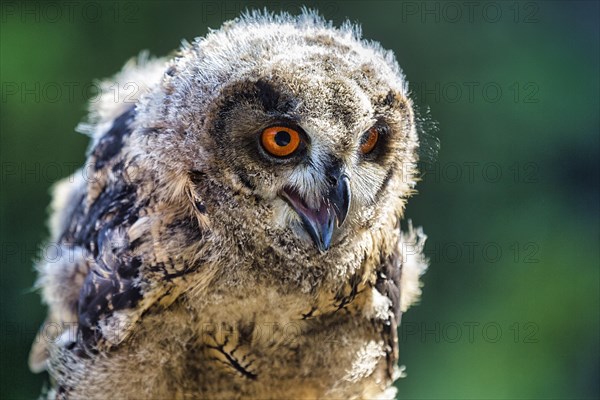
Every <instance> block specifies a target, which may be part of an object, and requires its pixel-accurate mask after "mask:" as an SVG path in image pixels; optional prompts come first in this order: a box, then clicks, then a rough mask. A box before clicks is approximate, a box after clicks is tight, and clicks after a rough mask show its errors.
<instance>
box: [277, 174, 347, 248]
mask: <svg viewBox="0 0 600 400" xmlns="http://www.w3.org/2000/svg"><path fill="white" fill-rule="evenodd" d="M281 197H282V198H283V199H284V200H285V201H287V203H288V204H289V205H290V206H291V207H292V208H293V209H294V210H295V211H296V212H297V213H298V215H299V216H300V219H302V224H303V225H304V229H306V231H307V232H308V234H309V235H310V237H311V238H312V240H313V241H314V242H315V245H316V246H317V248H318V249H319V250H320V251H322V252H325V251H327V250H328V249H329V246H330V245H331V237H332V236H333V231H334V230H335V229H336V228H338V227H340V226H342V224H343V223H344V221H345V220H346V217H347V216H348V209H349V208H350V199H351V197H352V192H351V190H350V180H349V179H348V176H346V175H345V174H342V175H340V177H339V178H337V179H336V180H335V182H333V184H332V186H331V188H330V190H329V193H328V195H327V196H324V197H322V199H321V202H320V203H319V205H318V208H316V209H314V208H310V207H308V206H307V205H306V202H305V201H304V200H303V199H302V197H301V196H300V195H299V194H298V192H296V191H295V190H294V189H291V188H285V189H284V190H283V191H282V193H281Z"/></svg>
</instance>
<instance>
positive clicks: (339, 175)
mask: <svg viewBox="0 0 600 400" xmlns="http://www.w3.org/2000/svg"><path fill="white" fill-rule="evenodd" d="M115 88H117V89H118V90H115ZM101 89H102V93H101V95H100V97H99V98H98V99H96V101H93V102H92V104H91V107H90V116H89V119H88V121H87V123H84V124H81V125H80V126H79V130H80V131H82V132H84V133H87V134H89V135H90V136H91V139H92V140H91V144H90V148H89V151H88V154H87V162H86V163H85V165H84V166H83V167H82V168H81V169H80V170H79V171H77V172H76V173H75V174H74V175H73V176H71V177H69V178H67V179H65V180H64V181H61V182H59V183H58V184H57V185H56V186H55V189H54V197H53V202H52V205H51V210H52V214H51V217H50V222H49V225H50V233H51V237H50V241H51V242H52V243H53V244H55V247H56V248H57V249H58V256H57V257H55V258H53V259H52V260H47V261H45V262H40V263H38V266H37V269H38V271H39V278H38V281H37V287H38V288H39V289H40V291H41V294H42V298H43V301H44V302H45V303H46V304H47V306H48V317H47V320H46V322H45V323H44V324H43V326H42V329H41V330H40V333H39V335H38V337H37V339H36V341H35V342H34V345H33V348H32V351H31V354H30V359H29V364H30V368H31V369H32V370H33V371H34V372H40V371H42V370H47V371H48V372H49V375H50V379H51V382H50V386H51V387H50V388H49V389H48V390H47V391H46V393H45V396H47V397H48V398H55V399H83V398H85V399H107V398H121V399H133V398H148V399H150V398H152V399H158V398H161V399H167V398H168V399H200V398H211V399H251V398H256V399H291V398H294V399H299V398H311V399H316V398H340V399H342V398H343V399H372V398H393V397H394V396H395V394H396V389H395V388H394V386H393V383H394V381H395V380H396V379H397V378H398V377H400V376H401V375H402V370H401V369H400V368H399V367H398V366H397V362H398V337H397V327H398V324H399V321H400V316H401V313H402V312H404V311H406V309H407V308H408V307H409V306H410V305H411V304H412V303H413V302H415V301H416V300H417V298H418V297H419V295H420V292H421V289H420V283H419V277H420V275H421V274H422V273H423V272H424V271H425V269H426V264H427V263H426V259H425V257H424V256H423V244H424V240H425V236H424V234H423V233H422V231H421V230H420V229H416V228H413V227H412V225H411V224H410V223H409V224H408V229H407V230H406V232H403V231H402V230H401V229H400V220H401V219H402V218H403V213H404V207H405V204H406V201H407V198H408V197H410V196H411V195H412V194H413V193H414V187H415V183H416V181H417V175H418V172H417V167H416V164H417V161H418V148H419V138H418V132H417V131H418V129H417V123H416V122H415V121H416V117H415V111H414V107H413V104H412V102H411V100H410V98H409V95H408V87H407V83H406V81H405V79H404V76H403V74H402V72H401V70H400V68H399V66H398V64H397V62H396V60H395V58H394V55H393V54H392V52H390V51H386V50H384V49H382V47H381V46H380V45H379V44H377V43H375V42H371V41H366V40H364V39H362V38H361V32H360V28H358V27H357V26H355V25H353V24H351V23H348V22H347V23H344V24H343V25H342V26H341V27H334V26H333V25H332V23H330V22H327V21H325V20H324V19H323V18H322V17H320V16H318V14H316V13H315V12H313V11H307V10H304V11H302V13H301V14H299V15H297V16H292V15H289V14H277V15H274V14H270V13H268V12H249V13H246V14H244V15H242V16H241V17H240V18H238V19H236V20H233V21H230V22H226V23H225V24H224V25H223V26H222V27H221V28H220V29H219V30H214V31H211V32H210V33H209V34H208V35H206V37H204V38H199V39H196V40H195V41H194V42H193V43H187V42H184V43H183V44H182V47H181V48H180V50H179V52H178V53H176V55H175V56H174V57H172V58H170V59H153V58H150V57H148V56H147V55H146V54H142V55H141V56H140V57H138V58H137V59H135V60H132V61H130V62H128V63H127V64H126V65H125V66H124V68H123V69H122V71H121V72H119V73H118V74H117V75H116V76H115V77H114V78H113V79H111V80H109V81H106V82H104V83H102V85H101Z"/></svg>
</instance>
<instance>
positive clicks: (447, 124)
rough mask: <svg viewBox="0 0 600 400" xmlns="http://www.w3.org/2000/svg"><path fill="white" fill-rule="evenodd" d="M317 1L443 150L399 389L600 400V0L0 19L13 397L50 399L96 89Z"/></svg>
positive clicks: (4, 258) (421, 208) (417, 211)
mask: <svg viewBox="0 0 600 400" xmlns="http://www.w3.org/2000/svg"><path fill="white" fill-rule="evenodd" d="M302 4H306V5H307V6H309V7H316V8H318V9H320V10H321V12H322V13H323V14H324V15H325V16H326V17H327V18H328V19H332V20H333V21H334V22H336V23H340V22H342V21H343V20H344V19H346V18H349V19H351V20H353V21H359V22H360V23H362V26H363V32H364V36H365V37H367V38H370V39H374V40H377V41H380V42H381V43H382V44H383V46H384V47H386V48H390V49H393V50H394V52H395V53H396V55H397V58H398V61H399V63H400V65H401V66H402V68H403V69H404V71H405V73H406V75H407V77H408V79H409V81H410V82H411V88H412V89H413V93H414V96H415V99H416V100H415V101H416V104H418V105H419V106H420V108H421V109H422V110H425V109H426V108H427V107H430V108H431V115H432V116H433V118H434V119H435V120H436V121H438V123H439V127H440V131H439V133H437V134H436V135H437V136H439V138H440V142H441V150H440V153H439V157H438V159H437V161H436V162H432V161H431V160H429V161H428V162H426V163H424V165H423V170H424V171H425V172H426V174H425V176H424V178H423V181H422V182H421V183H420V184H419V186H418V189H419V194H418V195H417V196H416V197H414V198H413V199H412V200H411V201H410V202H409V206H408V209H407V216H408V217H409V218H411V219H412V220H413V221H414V223H415V224H416V225H422V226H423V227H424V229H425V232H426V233H427V234H428V236H429V239H428V244H427V247H426V250H427V253H428V255H429V257H430V258H431V266H430V269H429V271H428V273H427V275H426V276H425V278H424V281H425V287H424V295H423V300H422V302H421V304H420V305H419V306H417V307H414V308H412V309H411V310H409V312H408V313H407V314H406V315H405V316H404V319H403V326H402V328H401V336H400V338H401V339H400V346H401V363H402V364H406V365H407V368H408V369H407V372H408V377H407V378H406V379H403V380H401V381H399V383H398V386H399V388H400V392H399V398H401V399H449V398H453V399H463V398H472V399H512V398H519V399H540V398H544V399H550V398H552V399H563V398H590V399H591V398H598V397H599V396H600V390H599V374H600V371H599V362H598V359H599V329H598V328H599V326H598V325H599V314H600V313H599V282H600V280H599V261H600V260H599V250H598V243H599V239H600V238H599V182H598V181H599V172H598V156H599V143H598V137H599V117H598V111H599V104H598V98H599V82H598V80H599V77H598V72H599V45H600V40H599V8H598V3H597V2H593V1H590V2H568V1H564V2H542V1H540V2H512V1H510V2H503V1H500V2H482V3H476V2H450V3H447V2H435V1H432V2H419V1H397V2H359V1H355V2H332V1H328V2H319V3H312V2H306V3H303V2H300V1H281V2H280V1H270V2H250V3H245V2H231V1H228V2H218V1H211V2H187V1H174V2H166V1H151V2H124V3H118V2H112V1H111V2H90V3H86V2H79V1H70V2H54V3H36V2H26V3H19V2H11V1H5V2H3V3H2V5H1V7H2V15H1V18H2V21H1V32H0V37H1V79H2V101H1V103H0V107H1V116H0V134H1V143H0V151H1V166H2V170H1V176H0V179H1V181H0V183H1V200H0V217H1V220H0V235H1V236H0V250H1V253H0V262H1V270H0V284H1V299H2V304H1V340H0V348H1V355H0V359H1V382H0V385H1V390H2V391H1V395H0V397H1V398H3V399H13V398H25V399H31V398H34V397H36V396H37V394H38V393H39V391H40V388H41V387H42V384H43V382H44V381H45V380H47V377H46V376H44V375H33V374H31V373H30V372H29V371H28V369H27V365H26V360H27V353H28V350H29V346H30V344H31V342H32V340H33V338H34V335H35V333H36V330H37V328H38V326H39V324H40V323H41V322H42V320H43V318H44V313H45V310H44V307H43V306H42V305H41V304H40V300H39V297H38V295H37V294H35V293H33V292H32V291H31V290H30V288H31V286H32V284H33V282H34V279H35V274H34V272H33V263H32V260H33V259H34V258H35V257H36V255H37V254H38V250H39V248H40V246H41V245H42V243H43V241H44V239H45V238H46V237H47V234H48V232H47V229H46V227H45V224H44V221H45V220H46V209H47V205H48V204H49V201H50V197H49V188H50V186H51V184H52V183H53V182H55V181H56V180H58V179H59V178H61V177H63V176H67V175H68V174H70V173H71V172H73V170H74V169H75V168H76V167H77V166H78V165H80V164H81V163H82V162H83V161H84V152H85V149H86V146H87V144H88V140H87V138H86V137H85V136H83V135H81V134H77V133H75V132H74V127H75V126H76V125H77V123H78V122H80V121H81V120H82V119H83V118H84V116H85V115H86V112H85V110H86V100H87V98H88V97H89V96H90V95H92V94H93V93H92V92H93V90H90V84H91V83H92V82H93V81H94V80H95V79H98V78H103V77H107V76H110V75H112V74H113V73H115V72H116V71H118V70H119V69H120V67H121V66H122V65H123V63H124V62H125V61H126V60H127V59H129V58H130V57H132V56H134V55H136V54H137V53H138V52H139V51H140V50H142V49H148V50H150V52H151V53H152V54H154V55H165V54H168V53H169V52H171V51H172V50H173V49H175V48H176V47H177V46H178V45H179V42H180V40H181V39H183V38H185V39H188V40H191V39H193V38H194V37H196V36H201V35H204V34H205V33H206V32H207V29H208V28H209V27H210V28H218V27H219V26H220V24H221V23H222V22H223V21H225V20H228V19H231V18H233V17H235V16H236V15H238V14H239V13H240V11H242V10H244V9H245V8H246V7H250V8H257V7H260V8H262V7H264V6H267V7H268V8H269V9H271V10H274V11H278V10H281V9H284V10H289V11H292V12H297V11H298V9H299V7H300V5H302Z"/></svg>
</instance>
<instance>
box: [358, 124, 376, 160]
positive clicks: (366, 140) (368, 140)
mask: <svg viewBox="0 0 600 400" xmlns="http://www.w3.org/2000/svg"><path fill="white" fill-rule="evenodd" d="M378 140H379V131H378V130H377V128H375V127H373V128H371V129H369V130H368V131H367V133H366V134H365V135H364V136H363V140H362V143H361V144H360V151H361V152H362V153H363V154H369V153H370V152H372V151H373V149H374V148H375V145H376V144H377V141H378Z"/></svg>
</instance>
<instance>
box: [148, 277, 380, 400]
mask: <svg viewBox="0 0 600 400" xmlns="http://www.w3.org/2000/svg"><path fill="white" fill-rule="evenodd" d="M347 289H348V290H349V291H348V292H346V291H342V292H340V293H331V294H328V293H323V294H318V295H314V294H306V293H300V292H290V293H284V292H282V291H281V290H278V289H275V288H273V287H268V286H267V285H265V284H260V283H258V284H257V283H256V282H249V283H248V285H246V286H244V287H237V288H235V289H234V288H232V287H229V286H227V285H226V284H221V285H220V284H219V283H216V284H215V285H214V286H212V288H210V290H209V291H208V292H207V293H206V294H205V296H203V298H202V299H198V298H193V297H191V296H189V295H184V296H182V297H181V298H180V299H179V300H178V301H177V302H176V303H175V304H173V306H172V307H171V308H170V309H169V310H168V311H167V312H166V313H163V314H162V315H161V316H160V320H161V323H160V324H159V325H158V326H156V327H155V329H156V330H154V329H153V330H152V332H153V333H152V336H153V337H154V340H156V339H157V338H161V343H168V342H169V341H172V340H173V339H176V340H175V341H176V342H179V343H182V342H183V343H184V345H183V348H182V349H181V350H184V352H182V353H180V354H176V353H174V354H175V355H174V357H175V358H177V359H179V361H176V362H175V363H176V364H178V365H183V368H182V370H181V371H180V372H179V373H181V374H182V375H183V376H182V377H180V379H181V380H183V381H184V382H186V383H185V385H184V387H186V388H188V389H189V390H190V392H194V391H197V390H198V386H200V387H201V388H202V390H205V391H207V392H211V393H219V392H221V393H225V392H226V391H227V390H231V388H232V387H235V386H237V385H239V386H238V388H241V389H239V390H241V391H242V392H244V391H246V392H244V393H246V394H250V393H254V394H256V393H260V391H261V390H262V389H261V388H262V387H265V388H269V387H270V388H271V389H269V390H272V388H273V387H274V386H273V385H276V386H275V387H288V389H289V390H290V392H287V393H286V394H284V393H282V394H281V395H282V396H284V397H287V396H288V395H293V394H298V393H300V392H298V391H297V390H299V389H300V387H301V386H302V385H306V384H308V385H312V387H313V388H319V387H323V388H331V387H333V385H334V383H335V382H343V384H344V385H345V386H344V387H345V388H348V387H352V386H353V384H357V382H358V381H360V380H361V379H363V378H367V377H368V376H370V375H371V374H372V373H373V372H374V371H375V370H376V369H377V368H380V367H381V365H382V363H384V362H385V357H386V356H385V351H386V349H385V344H384V343H383V341H382V337H381V330H380V327H381V326H383V324H384V321H383V319H384V318H385V311H386V310H385V309H386V307H387V304H386V303H385V302H383V303H382V304H377V301H378V300H377V299H378V298H377V295H376V294H374V293H373V291H374V290H375V288H373V287H372V286H371V285H370V284H361V285H357V286H356V287H354V288H352V287H351V285H350V286H349V287H348V288H347ZM151 323H155V321H152V322H151ZM184 327H185V328H184ZM177 329H180V330H181V335H182V337H177V338H175V337H174V336H176V335H177V334H175V333H174V332H175V330H177ZM157 330H158V331H160V332H162V333H160V334H158V335H157V334H156V332H157ZM166 332H171V333H166ZM183 332H185V333H183ZM165 336H166V337H165ZM169 337H170V338H171V339H168V338H169ZM164 339H167V340H166V341H165V340H164ZM168 346H172V344H171V345H168ZM361 351H362V352H363V353H367V354H368V355H367V358H369V360H370V361H368V362H366V363H365V361H364V358H365V356H364V354H361ZM286 382H287V383H286ZM311 382H312V383H311ZM188 385H189V387H188ZM185 390H186V389H184V392H185Z"/></svg>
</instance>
